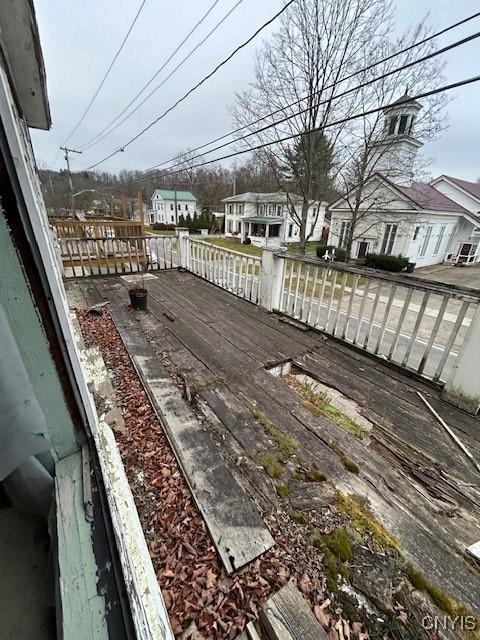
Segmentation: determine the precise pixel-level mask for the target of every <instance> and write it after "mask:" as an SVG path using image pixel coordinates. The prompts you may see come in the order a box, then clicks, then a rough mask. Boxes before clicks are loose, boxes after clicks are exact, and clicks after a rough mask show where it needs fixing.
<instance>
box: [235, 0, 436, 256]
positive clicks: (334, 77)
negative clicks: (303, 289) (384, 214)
mask: <svg viewBox="0 0 480 640" xmlns="http://www.w3.org/2000/svg"><path fill="white" fill-rule="evenodd" d="M392 16H393V13H392V4H391V2H390V1H389V0H303V1H302V2H297V3H294V4H293V5H292V6H291V7H290V9H289V10H288V11H287V12H286V13H285V14H284V15H283V16H282V19H281V26H280V29H279V31H278V33H276V34H274V35H273V37H272V38H271V40H270V41H268V42H266V43H265V44H264V46H263V49H262V50H261V51H260V52H259V53H258V54H257V58H256V64H255V81H254V82H253V83H252V85H251V86H250V88H249V90H248V91H246V92H243V93H241V94H238V95H237V98H236V103H235V105H234V106H233V107H232V115H233V119H234V121H235V123H236V124H237V125H248V123H249V122H252V121H253V120H256V119H258V118H264V124H273V123H278V124H276V125H275V126H272V127H271V128H269V129H267V130H265V131H262V132H258V129H259V125H257V126H256V127H255V126H252V127H251V128H250V132H254V131H257V133H254V135H251V136H249V137H248V138H246V139H245V140H243V141H242V142H240V143H239V144H240V145H241V146H244V147H245V146H246V147H247V148H248V147H250V148H252V147H254V146H258V144H264V143H268V144H269V146H268V148H266V149H262V150H260V151H258V152H257V153H258V154H261V155H262V156H263V157H264V159H265V160H266V161H268V162H270V164H271V167H272V171H273V172H274V173H275V176H276V180H277V184H278V186H279V188H280V189H282V190H284V191H285V192H286V193H287V196H288V195H289V194H290V193H291V192H292V190H293V189H295V190H296V191H297V192H298V194H299V195H300V196H301V197H302V207H301V212H299V213H297V210H296V208H295V207H294V206H293V203H292V205H291V206H290V213H291V215H292V218H293V219H294V220H295V222H296V223H297V224H298V226H299V228H300V234H299V235H300V251H301V252H304V249H305V243H306V242H307V241H308V239H309V235H310V234H309V233H308V231H307V215H308V210H309V205H311V204H313V203H315V202H317V201H318V200H320V199H327V198H328V196H329V195H330V194H329V190H328V189H324V190H323V193H322V192H321V190H319V189H318V180H317V177H318V173H319V171H320V170H321V168H319V155H318V153H317V152H316V145H317V144H318V136H315V135H312V134H310V133H309V132H311V131H312V130H314V131H316V132H319V133H320V135H321V136H322V137H323V138H324V139H325V140H326V141H327V143H328V149H329V150H331V153H332V168H331V170H330V172H329V176H330V177H332V178H334V179H335V181H336V186H337V187H338V188H339V189H340V190H341V191H342V192H343V191H350V190H351V189H352V187H353V186H354V185H355V184H356V181H358V180H359V179H360V182H362V183H364V182H365V181H366V176H367V175H368V174H370V173H371V172H372V171H373V166H372V163H371V162H370V157H371V142H372V141H373V140H374V139H375V137H376V136H377V135H378V132H379V128H380V127H382V126H383V117H382V114H379V115H378V117H373V118H370V119H369V118H359V119H357V120H349V119H350V118H352V117H353V116H358V115H359V114H361V113H363V112H364V111H365V110H366V109H368V108H372V105H374V106H375V107H378V106H379V105H380V104H382V103H383V100H387V99H388V100H389V99H390V97H391V98H392V99H393V98H396V97H398V95H396V92H397V91H398V88H399V87H400V86H402V89H403V90H402V93H403V91H404V90H405V87H406V86H407V85H408V86H409V87H411V90H412V91H415V90H417V89H419V88H421V87H425V86H426V84H427V83H428V82H433V84H434V86H435V85H436V84H437V83H438V82H439V81H440V78H439V73H438V72H439V70H440V65H439V63H434V62H431V63H425V64H424V65H422V66H421V67H420V68H417V67H413V68H411V69H409V70H408V71H406V72H405V73H403V74H392V76H388V77H387V78H386V79H385V81H384V82H383V83H382V82H381V83H380V84H379V85H378V84H377V83H376V82H372V84H366V86H365V87H363V88H362V89H358V88H357V87H358V85H361V84H363V83H369V82H371V81H373V80H374V79H375V78H376V77H378V76H379V75H382V74H383V73H386V72H388V71H391V70H393V69H394V68H396V67H399V66H401V65H402V64H403V63H404V62H405V61H410V60H413V59H415V58H417V59H418V58H419V57H421V56H423V55H425V53H426V52H429V51H431V50H432V48H433V45H432V44H431V43H426V44H425V45H423V46H422V47H420V48H419V49H418V50H414V51H411V52H409V53H406V54H404V55H403V56H400V57H399V58H398V59H396V58H394V59H392V60H390V61H389V62H386V63H384V64H383V65H379V66H377V67H374V68H371V69H369V70H368V69H367V70H365V69H366V67H368V65H369V64H371V63H373V62H375V61H376V60H379V59H382V58H383V57H385V56H387V55H388V54H389V53H392V52H394V51H399V50H400V49H402V48H404V47H406V46H407V45H408V44H412V43H415V42H418V41H420V40H421V39H423V38H424V37H425V35H426V34H427V33H428V29H427V27H426V26H425V24H424V23H422V24H421V25H419V26H418V27H416V28H415V29H414V30H413V31H409V32H408V33H407V34H405V35H404V36H403V37H402V38H400V39H398V40H394V39H393V35H392V34H393V30H394V24H393V17H392ZM357 72H358V75H355V77H353V78H352V77H351V76H352V73H357ZM436 74H438V76H437V75H436ZM388 100H387V103H388ZM441 107H442V100H441V99H437V100H435V99H432V100H430V101H429V106H428V108H427V109H425V110H424V111H423V115H422V117H423V119H424V121H425V122H428V127H429V129H430V132H431V133H434V132H435V131H438V130H439V128H440V126H441V125H440V117H439V115H440V112H441ZM272 112H275V113H274V115H269V114H271V113H272ZM279 121H280V122H279ZM289 135H295V136H298V138H297V140H299V143H297V145H296V147H295V152H296V153H295V155H296V157H297V161H298V159H299V157H300V156H301V166H302V171H301V172H298V171H296V167H295V166H292V163H291V159H292V155H293V154H292V145H291V143H290V144H289V143H285V142H282V141H281V139H282V138H284V137H286V136H289ZM364 150H367V151H366V152H365V153H364ZM324 182H325V183H326V184H328V181H324ZM360 201H361V197H360V199H359V205H358V206H356V209H355V210H356V211H357V212H358V211H360V208H361V207H360ZM318 209H319V207H318ZM354 227H355V225H354V224H353V225H352V228H351V231H352V233H353V231H354ZM350 245H351V239H350Z"/></svg>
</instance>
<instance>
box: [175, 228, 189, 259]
mask: <svg viewBox="0 0 480 640" xmlns="http://www.w3.org/2000/svg"><path fill="white" fill-rule="evenodd" d="M175 231H176V234H177V255H178V266H179V267H182V268H183V269H189V268H190V255H189V247H188V238H189V235H190V232H189V230H188V229H187V227H175Z"/></svg>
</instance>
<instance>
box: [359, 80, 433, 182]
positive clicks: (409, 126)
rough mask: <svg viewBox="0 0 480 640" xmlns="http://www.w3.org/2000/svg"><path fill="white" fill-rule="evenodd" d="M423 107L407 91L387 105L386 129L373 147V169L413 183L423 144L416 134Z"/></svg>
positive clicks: (371, 150) (398, 180) (396, 179)
mask: <svg viewBox="0 0 480 640" xmlns="http://www.w3.org/2000/svg"><path fill="white" fill-rule="evenodd" d="M421 108H422V105H421V104H420V103H419V102H417V101H416V100H413V99H412V98H411V97H410V96H409V95H408V93H407V92H405V94H404V95H403V96H402V97H401V98H399V99H398V100H395V102H392V104H390V105H388V107H385V109H384V110H383V114H384V117H385V123H384V128H383V131H382V133H381V135H380V137H379V139H378V140H377V141H376V142H374V143H373V144H372V145H371V149H370V159H369V162H370V163H371V170H372V171H378V172H379V173H381V174H383V175H384V176H386V177H387V178H389V179H390V180H392V181H393V182H396V183H397V184H401V185H404V186H409V185H411V183H412V180H413V173H414V165H415V159H416V156H417V153H418V150H419V149H420V147H421V146H422V144H423V143H422V142H420V141H419V140H417V139H416V138H415V135H414V130H415V120H416V119H417V115H418V112H419V111H420V109H421Z"/></svg>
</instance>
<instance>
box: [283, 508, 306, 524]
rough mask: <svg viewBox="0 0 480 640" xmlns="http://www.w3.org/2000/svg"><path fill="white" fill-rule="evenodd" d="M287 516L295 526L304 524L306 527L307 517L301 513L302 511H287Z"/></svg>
mask: <svg viewBox="0 0 480 640" xmlns="http://www.w3.org/2000/svg"><path fill="white" fill-rule="evenodd" d="M287 515H288V517H289V518H290V519H291V520H293V521H294V522H296V523H297V524H305V525H307V524H308V522H309V521H308V518H307V516H306V515H305V514H304V513H303V511H296V510H295V509H288V510H287Z"/></svg>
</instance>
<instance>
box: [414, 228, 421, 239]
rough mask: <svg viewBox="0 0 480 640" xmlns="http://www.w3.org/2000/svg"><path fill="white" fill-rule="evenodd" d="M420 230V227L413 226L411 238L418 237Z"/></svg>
mask: <svg viewBox="0 0 480 640" xmlns="http://www.w3.org/2000/svg"><path fill="white" fill-rule="evenodd" d="M419 231H420V227H415V231H414V232H413V239H414V240H416V239H417V238H418V232H419Z"/></svg>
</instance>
